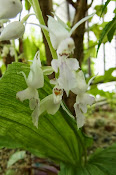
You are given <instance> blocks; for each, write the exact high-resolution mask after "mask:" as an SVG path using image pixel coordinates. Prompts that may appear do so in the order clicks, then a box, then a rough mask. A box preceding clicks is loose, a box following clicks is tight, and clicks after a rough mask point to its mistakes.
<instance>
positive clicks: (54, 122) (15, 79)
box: [0, 63, 91, 165]
mask: <svg viewBox="0 0 116 175" xmlns="http://www.w3.org/2000/svg"><path fill="white" fill-rule="evenodd" d="M29 70H30V69H29V66H28V65H26V64H23V63H13V64H11V65H9V67H8V69H7V71H6V73H5V74H4V76H3V77H2V78H1V79H0V140H1V141H0V145H1V146H4V147H8V148H22V149H25V150H28V151H30V152H31V153H33V154H35V155H36V156H39V157H48V158H50V159H52V160H54V161H56V162H63V163H66V164H72V165H77V164H80V162H81V161H80V160H81V158H82V155H83V154H84V152H85V148H86V147H87V146H88V145H90V144H91V139H89V138H88V137H86V136H84V135H83V134H82V132H81V131H80V130H77V125H76V122H75V121H74V119H72V118H70V117H69V116H68V115H67V114H66V113H65V112H64V111H63V110H62V108H61V109H60V111H58V112H57V113H56V114H55V115H54V116H52V115H48V114H47V113H44V114H43V115H41V116H40V118H39V125H38V129H37V128H36V127H34V125H33V124H32V118H31V113H32V111H31V110H30V108H29V102H28V100H26V101H24V102H23V103H22V102H20V101H19V100H17V99H16V93H17V92H18V91H21V90H23V89H25V88H26V87H27V85H26V83H25V80H24V77H23V76H22V75H21V74H18V72H20V71H24V72H25V73H26V75H28V73H29ZM51 93H52V86H51V85H50V84H49V81H48V79H47V78H46V79H45V85H44V88H43V89H40V90H39V96H40V99H43V98H44V97H45V96H46V95H48V94H51Z"/></svg>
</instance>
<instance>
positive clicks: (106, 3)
mask: <svg viewBox="0 0 116 175" xmlns="http://www.w3.org/2000/svg"><path fill="white" fill-rule="evenodd" d="M110 1H111V0H107V1H106V2H105V5H104V6H103V8H102V12H101V15H100V16H102V14H103V13H104V11H105V9H106V7H107V5H108V4H109V2H110Z"/></svg>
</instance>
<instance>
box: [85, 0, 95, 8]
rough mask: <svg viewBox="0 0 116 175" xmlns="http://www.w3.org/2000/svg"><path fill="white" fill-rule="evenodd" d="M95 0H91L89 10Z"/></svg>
mask: <svg viewBox="0 0 116 175" xmlns="http://www.w3.org/2000/svg"><path fill="white" fill-rule="evenodd" d="M93 1H94V0H91V3H90V4H89V5H88V7H87V10H88V9H89V8H90V7H91V6H92V4H93Z"/></svg>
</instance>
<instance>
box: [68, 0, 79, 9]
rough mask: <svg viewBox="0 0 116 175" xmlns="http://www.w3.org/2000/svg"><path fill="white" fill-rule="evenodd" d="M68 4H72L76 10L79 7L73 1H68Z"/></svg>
mask: <svg viewBox="0 0 116 175" xmlns="http://www.w3.org/2000/svg"><path fill="white" fill-rule="evenodd" d="M67 2H68V3H69V4H71V5H72V6H73V7H74V8H75V9H76V8H77V5H76V3H75V2H73V0H67Z"/></svg>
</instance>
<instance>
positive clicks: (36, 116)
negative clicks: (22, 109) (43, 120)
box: [31, 105, 40, 128]
mask: <svg viewBox="0 0 116 175" xmlns="http://www.w3.org/2000/svg"><path fill="white" fill-rule="evenodd" d="M39 112H40V106H39V105H37V106H36V108H35V109H34V111H33V112H32V114H31V116H32V122H33V124H34V126H36V128H38V120H39Z"/></svg>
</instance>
